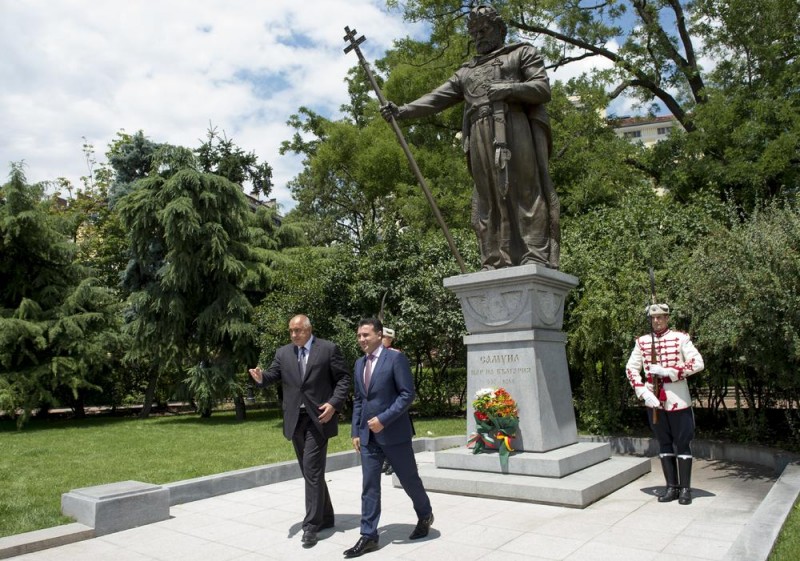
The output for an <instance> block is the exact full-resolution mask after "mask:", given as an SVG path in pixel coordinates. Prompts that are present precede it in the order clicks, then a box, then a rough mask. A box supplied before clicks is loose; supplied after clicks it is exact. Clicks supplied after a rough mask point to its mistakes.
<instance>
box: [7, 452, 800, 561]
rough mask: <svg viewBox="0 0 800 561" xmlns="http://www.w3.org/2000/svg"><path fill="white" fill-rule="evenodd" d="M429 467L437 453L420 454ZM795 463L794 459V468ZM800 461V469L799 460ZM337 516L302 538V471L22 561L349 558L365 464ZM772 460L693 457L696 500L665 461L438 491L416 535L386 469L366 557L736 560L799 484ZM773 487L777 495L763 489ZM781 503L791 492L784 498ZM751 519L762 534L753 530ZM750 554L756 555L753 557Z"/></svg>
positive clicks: (340, 494)
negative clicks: (600, 477) (545, 498)
mask: <svg viewBox="0 0 800 561" xmlns="http://www.w3.org/2000/svg"><path fill="white" fill-rule="evenodd" d="M417 461H418V463H419V464H420V466H421V468H426V467H432V466H433V464H434V453H433V452H421V453H419V454H417ZM791 467H792V466H790V467H789V468H787V470H790V468H791ZM798 469H800V468H798ZM327 480H328V487H329V489H330V491H331V495H332V500H333V504H334V508H335V509H336V527H335V528H333V529H330V530H325V531H323V532H321V533H320V538H321V539H320V542H319V543H318V544H317V546H316V547H313V548H310V549H304V548H303V547H302V546H301V543H300V535H301V519H302V515H303V486H302V483H301V482H300V481H298V480H296V479H295V480H289V481H283V482H276V483H272V484H269V485H263V486H260V487H254V488H251V489H246V490H241V491H236V492H232V493H228V494H224V495H218V496H213V497H210V498H206V499H202V500H197V501H193V502H189V503H184V504H178V505H173V506H172V507H171V508H170V518H169V519H168V520H164V521H161V522H156V523H153V524H148V525H146V526H140V527H137V528H132V529H129V530H125V531H121V532H116V533H111V534H106V535H103V536H99V537H95V538H93V539H87V540H84V541H80V542H77V543H71V544H66V545H62V546H59V547H54V548H50V549H46V550H43V551H38V552H33V553H26V554H23V555H20V556H18V557H15V558H14V559H15V560H17V561H79V560H80V561H94V560H98V561H99V560H103V561H106V560H111V559H113V560H114V561H119V560H121V561H182V560H187V561H188V560H192V561H271V560H273V561H274V560H287V561H288V560H291V561H295V560H305V559H309V560H323V559H324V560H326V561H330V560H331V559H341V558H342V552H343V551H344V550H345V549H346V548H348V547H350V546H351V545H353V544H354V543H355V542H356V540H357V539H358V537H359V513H360V495H361V470H360V467H358V466H356V467H349V468H345V469H341V470H337V471H329V472H328V474H327ZM776 480H777V476H776V475H775V474H774V472H773V471H772V469H770V468H768V467H758V466H751V465H741V464H736V463H732V462H729V461H723V460H696V461H695V469H694V488H695V493H694V496H695V500H694V502H693V504H692V505H689V506H682V505H678V504H677V503H669V504H660V503H658V502H657V497H656V494H655V492H656V490H658V489H660V488H661V486H662V485H663V481H662V476H661V470H660V467H659V465H658V460H657V459H654V460H652V471H651V472H650V473H647V474H646V475H643V476H642V477H640V478H638V479H636V480H635V481H633V482H631V483H629V484H627V485H625V486H624V487H622V488H620V489H618V490H617V491H615V492H613V493H611V494H610V495H608V496H606V497H604V498H602V499H600V500H599V501H597V502H595V503H593V504H591V505H589V506H588V507H586V508H585V509H582V510H578V509H575V508H569V507H563V506H555V505H543V504H533V503H524V502H514V501H507V500H496V499H491V498H482V497H470V496H461V495H450V494H442V493H432V494H431V502H432V504H433V508H434V514H435V516H436V521H435V523H434V525H433V529H432V531H431V534H430V535H429V536H428V538H426V539H423V540H419V541H413V542H412V541H409V540H408V534H409V533H410V532H411V530H412V529H413V527H414V524H415V522H416V520H415V515H414V511H413V509H412V507H411V502H410V499H408V497H407V496H406V495H405V493H404V492H403V491H402V490H401V489H397V488H394V487H393V485H392V478H391V477H388V476H386V477H384V478H383V486H382V494H383V501H382V504H383V513H382V518H381V526H380V543H381V548H380V549H379V550H378V551H376V552H373V553H369V554H368V555H366V556H365V557H364V558H365V559H366V560H368V561H408V560H412V559H413V560H415V561H416V560H419V559H423V560H424V559H448V558H450V559H458V560H459V561H470V560H479V561H494V560H501V559H502V560H503V561H522V560H525V561H542V560H563V561H594V560H607V559H614V560H615V561H625V560H628V559H630V560H636V561H643V560H652V561H676V560H678V559H681V560H684V561H686V560H687V559H689V560H692V561H697V560H708V561H711V560H720V559H724V560H726V561H727V560H728V559H732V558H734V557H731V556H730V555H732V554H734V552H735V547H734V546H735V544H736V543H737V540H738V541H742V542H743V543H744V544H752V543H753V541H758V540H759V539H760V538H759V537H758V536H760V535H762V534H759V533H758V532H761V531H764V526H765V525H770V524H772V525H773V526H774V525H778V524H782V519H780V520H774V521H773V519H771V518H769V517H768V516H767V517H764V516H766V515H765V513H761V517H759V516H760V515H758V512H759V510H764V509H767V510H770V506H771V505H773V504H774V503H776V502H781V501H780V500H779V498H780V497H779V496H778V495H781V494H787V493H788V495H787V496H789V495H791V493H795V494H794V497H796V496H797V494H796V491H797V489H796V486H797V476H796V474H795V472H793V471H791V470H790V473H789V474H788V475H787V479H786V480H785V481H782V482H781V484H780V485H775V482H776ZM768 496H770V498H769V500H766V501H765V498H767V497H768ZM783 502H785V501H783ZM753 530H755V531H756V533H755V534H754V533H753ZM751 559H754V558H751Z"/></svg>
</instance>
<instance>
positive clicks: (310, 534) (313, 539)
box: [301, 530, 317, 547]
mask: <svg viewBox="0 0 800 561" xmlns="http://www.w3.org/2000/svg"><path fill="white" fill-rule="evenodd" d="M301 541H302V542H303V547H314V546H315V545H317V533H316V532H315V531H313V530H306V531H304V532H303V539H302V540H301Z"/></svg>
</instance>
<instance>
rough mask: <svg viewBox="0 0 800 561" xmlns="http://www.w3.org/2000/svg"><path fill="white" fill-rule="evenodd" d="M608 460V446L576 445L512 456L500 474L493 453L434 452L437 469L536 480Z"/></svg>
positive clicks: (599, 444) (496, 457)
mask: <svg viewBox="0 0 800 561" xmlns="http://www.w3.org/2000/svg"><path fill="white" fill-rule="evenodd" d="M610 457H611V445H609V444H608V443H607V442H578V443H576V444H570V445H569V446H563V447H561V448H557V449H555V450H550V451H549V452H512V453H511V454H510V455H509V457H508V471H507V472H502V471H501V468H500V459H499V458H498V454H497V453H496V452H491V453H488V454H486V453H481V454H474V453H473V451H472V450H471V449H469V448H466V447H462V448H452V449H450V450H442V451H440V452H436V455H435V462H436V467H437V468H446V469H464V470H471V471H488V472H492V473H509V474H514V475H534V476H539V477H565V476H567V475H569V474H570V473H575V472H576V471H580V470H582V469H586V468H588V467H589V466H593V465H594V464H598V463H600V462H603V461H605V460H608V459H609V458H610Z"/></svg>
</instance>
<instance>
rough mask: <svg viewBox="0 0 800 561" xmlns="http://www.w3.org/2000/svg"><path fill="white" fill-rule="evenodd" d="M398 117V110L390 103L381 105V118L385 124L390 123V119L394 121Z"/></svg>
mask: <svg viewBox="0 0 800 561" xmlns="http://www.w3.org/2000/svg"><path fill="white" fill-rule="evenodd" d="M399 115H400V109H399V108H398V107H397V105H395V104H394V103H392V102H391V101H389V102H387V103H386V105H381V116H383V118H384V119H386V122H391V121H392V117H394V118H395V119H396V118H397V117H398V116H399Z"/></svg>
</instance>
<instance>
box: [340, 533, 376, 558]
mask: <svg viewBox="0 0 800 561" xmlns="http://www.w3.org/2000/svg"><path fill="white" fill-rule="evenodd" d="M377 549H378V540H373V539H372V538H368V537H367V536H361V537H360V538H358V541H357V542H356V545H354V546H353V547H351V548H350V549H345V550H344V556H345V558H347V559H352V558H353V557H361V556H362V555H364V554H365V553H369V552H370V551H375V550H377Z"/></svg>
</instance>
